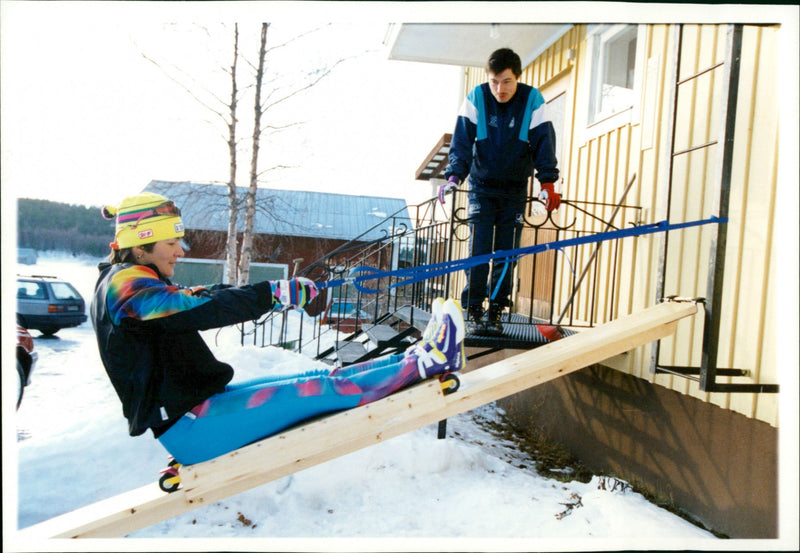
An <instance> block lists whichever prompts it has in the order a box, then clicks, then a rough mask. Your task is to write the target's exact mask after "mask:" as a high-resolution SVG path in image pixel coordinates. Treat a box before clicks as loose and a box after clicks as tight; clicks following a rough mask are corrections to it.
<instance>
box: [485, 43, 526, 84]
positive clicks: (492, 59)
mask: <svg viewBox="0 0 800 553" xmlns="http://www.w3.org/2000/svg"><path fill="white" fill-rule="evenodd" d="M506 69H511V72H512V73H513V74H514V76H515V77H517V78H519V76H520V75H522V60H521V59H520V58H519V56H518V55H517V54H516V52H514V51H513V50H512V49H511V48H500V49H499V50H495V51H494V52H492V54H491V55H490V56H489V61H487V62H486V71H488V72H490V73H493V74H494V75H499V74H500V73H502V72H503V71H505V70H506Z"/></svg>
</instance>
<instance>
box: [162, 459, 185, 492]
mask: <svg viewBox="0 0 800 553" xmlns="http://www.w3.org/2000/svg"><path fill="white" fill-rule="evenodd" d="M180 468H181V464H180V463H179V462H178V461H176V460H175V458H174V457H170V458H169V464H167V468H165V469H164V470H162V471H161V478H159V479H158V487H159V488H161V490H162V491H165V492H167V493H172V492H174V491H177V489H178V488H179V487H180V485H181V475H180V473H179V472H178V470H179V469H180Z"/></svg>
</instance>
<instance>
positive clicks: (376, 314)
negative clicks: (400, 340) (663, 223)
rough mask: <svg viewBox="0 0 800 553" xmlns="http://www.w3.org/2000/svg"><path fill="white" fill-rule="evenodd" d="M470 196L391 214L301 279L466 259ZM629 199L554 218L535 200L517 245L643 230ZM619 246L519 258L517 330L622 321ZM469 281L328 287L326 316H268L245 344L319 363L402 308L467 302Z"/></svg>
mask: <svg viewBox="0 0 800 553" xmlns="http://www.w3.org/2000/svg"><path fill="white" fill-rule="evenodd" d="M632 182H633V181H631V183H630V184H629V185H628V188H626V193H627V190H628V189H629V188H630V185H631V184H632ZM466 194H467V192H465V191H456V192H455V194H454V196H453V197H452V198H451V199H450V200H448V202H447V204H446V205H445V206H442V204H440V203H439V202H438V200H437V199H436V198H432V199H430V200H428V201H426V202H424V203H422V204H419V205H415V206H409V207H408V210H405V209H404V210H401V211H399V212H397V213H394V214H391V215H389V216H388V217H387V218H386V220H384V221H382V222H381V223H379V224H377V225H375V227H373V228H372V229H368V230H367V231H365V232H364V233H363V234H362V235H360V236H358V237H355V238H354V239H353V240H351V241H349V242H347V243H346V244H343V245H342V246H340V247H338V248H336V249H335V250H333V251H331V252H329V253H328V254H326V255H325V256H324V257H322V258H321V259H318V260H316V261H314V262H313V263H311V264H309V265H308V266H306V267H304V268H303V269H302V270H300V271H298V273H297V274H298V275H301V276H306V277H309V278H311V279H313V280H314V281H316V282H328V281H334V280H339V279H346V278H347V277H348V275H349V274H350V273H351V271H352V270H353V269H355V268H358V267H374V268H378V269H381V270H384V271H393V270H397V269H402V268H404V267H418V266H421V265H428V264H433V263H439V262H443V261H450V260H454V259H462V258H464V257H466V256H468V255H469V238H470V235H471V232H470V226H471V224H472V223H473V221H471V219H470V216H469V211H468V208H467V207H466V206H467V204H468V202H467V201H466ZM500 199H501V200H502V198H500ZM622 201H624V195H623V198H622V199H621V201H620V203H619V204H607V203H602V202H572V201H564V202H563V203H562V207H561V208H560V209H559V211H558V212H556V213H548V212H546V211H545V210H544V208H543V206H542V204H541V202H539V200H538V199H536V198H534V197H529V198H528V201H527V208H526V212H525V214H524V216H523V220H522V229H521V232H520V234H519V236H520V240H521V242H520V244H516V245H532V244H538V243H544V242H551V241H553V240H560V239H563V238H570V237H576V236H581V235H585V234H593V233H598V232H603V231H607V230H616V229H619V228H621V227H624V226H626V225H629V224H637V223H639V222H640V215H641V208H639V207H637V206H630V205H625V204H623V203H622ZM376 228H381V229H383V231H382V236H381V237H379V238H371V239H366V238H365V237H367V236H370V235H373V234H374V230H375V229H376ZM619 248H620V245H619V244H618V243H617V242H612V243H606V244H597V245H594V246H592V245H589V246H585V247H578V248H571V249H570V250H571V251H563V252H559V251H551V252H546V253H544V254H539V255H534V256H528V257H526V258H523V259H522V260H520V261H519V262H518V263H517V264H516V266H515V267H514V268H513V269H512V271H513V272H512V278H513V294H512V300H513V301H512V307H511V310H512V311H513V312H514V313H515V314H516V315H515V317H514V318H513V320H511V319H509V324H511V325H526V324H527V325H532V324H540V323H543V322H547V323H549V324H559V325H561V326H567V327H569V326H574V327H586V326H593V325H594V324H596V323H598V322H604V321H606V320H610V319H612V318H614V317H615V316H616V313H615V312H614V309H615V307H614V306H615V305H616V302H615V299H614V294H615V292H614V291H615V290H617V288H618V285H619V284H618V277H619V271H618V266H619V256H620V250H619ZM465 282H466V279H465V275H464V272H463V271H459V272H456V273H447V274H442V275H439V276H435V277H433V278H430V279H428V280H425V281H422V282H415V283H413V284H410V285H405V286H397V287H393V285H396V284H397V279H396V278H395V277H386V278H383V279H376V280H374V281H368V283H367V284H364V286H367V287H370V288H375V289H379V290H381V291H380V292H378V293H368V292H364V291H362V290H359V289H358V288H357V287H355V286H353V285H352V284H351V283H348V282H347V281H345V283H344V284H342V285H341V286H338V287H332V288H327V289H325V290H324V296H323V297H322V298H320V300H321V301H324V303H325V306H326V308H325V309H324V311H323V312H322V313H321V314H319V315H318V316H316V317H309V316H308V315H304V314H301V313H297V312H284V313H278V314H270V315H267V316H266V317H265V318H264V319H263V320H261V321H259V322H257V323H256V325H255V327H249V329H248V330H247V331H244V330H243V333H242V341H243V343H244V342H245V340H247V339H252V341H253V344H256V345H262V346H266V345H281V346H284V347H289V348H292V349H295V350H300V351H304V352H306V353H308V354H310V355H312V356H319V355H321V354H324V353H326V352H329V351H330V350H331V348H335V347H336V346H335V344H336V342H337V341H339V340H340V339H341V337H342V336H345V335H349V334H352V333H354V332H359V331H360V330H361V329H362V328H363V327H364V326H367V325H371V324H373V323H376V322H382V321H385V320H386V319H387V318H389V317H391V316H392V314H393V313H396V312H397V311H398V310H400V309H402V308H405V307H408V306H412V307H414V308H418V309H421V310H423V311H427V310H428V309H429V306H430V302H431V301H432V300H433V298H435V297H437V296H442V297H453V298H459V297H460V295H461V290H462V288H463V286H464V284H465ZM320 300H318V301H320Z"/></svg>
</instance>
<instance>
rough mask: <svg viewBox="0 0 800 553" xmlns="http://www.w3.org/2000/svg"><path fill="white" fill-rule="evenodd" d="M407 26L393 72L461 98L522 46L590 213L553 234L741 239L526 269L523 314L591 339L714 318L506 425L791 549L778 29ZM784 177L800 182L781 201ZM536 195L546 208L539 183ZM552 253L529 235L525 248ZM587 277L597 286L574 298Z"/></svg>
mask: <svg viewBox="0 0 800 553" xmlns="http://www.w3.org/2000/svg"><path fill="white" fill-rule="evenodd" d="M531 19H535V18H534V17H531ZM395 27H396V28H395V29H394V36H393V38H392V44H391V54H390V56H391V57H392V58H394V59H406V60H417V61H434V62H439V63H450V64H460V65H462V66H463V68H464V69H463V71H464V73H463V74H464V77H463V81H462V85H463V89H462V91H461V92H462V94H463V95H464V96H466V93H467V92H468V91H469V90H470V89H471V88H472V87H474V86H477V85H478V84H480V83H482V82H485V80H486V75H485V71H484V69H483V66H484V64H485V60H486V58H488V55H489V53H490V52H491V51H493V50H494V49H496V48H499V47H503V46H509V47H511V48H513V49H514V50H515V51H516V52H517V53H518V54H519V55H520V57H521V58H522V60H523V73H522V76H521V78H520V82H524V83H527V84H530V85H532V86H535V87H537V88H538V89H539V90H540V91H541V92H542V94H543V95H544V97H545V100H546V101H547V104H548V110H549V115H550V118H551V119H552V120H553V122H554V125H555V127H556V134H557V142H558V144H557V149H558V159H559V169H560V171H561V177H562V178H561V182H560V183H558V186H559V187H560V188H561V193H562V197H563V198H565V199H566V200H569V201H570V202H571V203H572V205H574V206H577V205H582V206H584V209H583V210H582V211H581V210H577V209H573V210H572V211H570V210H569V209H560V210H559V212H557V213H556V215H555V216H554V217H553V221H552V222H553V225H554V226H556V227H558V226H559V225H564V226H567V225H575V226H576V227H578V228H581V229H583V230H585V231H586V232H599V231H603V230H607V229H608V227H607V226H606V223H604V222H603V221H608V220H609V218H613V217H617V219H616V221H614V225H616V226H615V228H616V227H622V226H625V225H631V224H642V223H655V222H659V221H662V220H669V221H670V222H672V223H680V222H686V221H693V220H698V219H703V218H707V217H709V216H712V215H713V216H720V217H727V224H721V225H707V226H702V227H695V228H691V229H685V230H682V231H678V232H670V233H669V234H666V235H665V234H654V235H650V236H643V237H638V238H636V239H634V240H628V241H620V242H619V244H618V246H617V247H614V248H600V249H599V250H598V251H597V252H595V249H594V247H593V246H586V247H583V248H581V249H578V248H576V250H577V251H576V252H575V253H574V254H572V257H571V258H570V263H564V262H560V263H559V264H558V265H557V266H558V267H559V268H558V270H556V271H555V273H554V275H553V277H552V280H551V281H550V282H541V281H540V282H529V281H530V280H531V276H530V275H531V274H533V273H532V271H531V263H533V261H532V260H530V259H525V260H523V261H521V262H520V263H519V264H518V266H517V275H516V282H517V285H516V293H515V296H514V298H513V300H514V309H517V310H520V311H528V310H531V311H534V312H542V313H547V312H549V313H550V314H551V315H552V314H556V315H559V314H560V315H562V317H561V319H560V320H561V321H562V322H565V323H569V324H575V325H576V326H580V325H584V324H588V325H592V324H598V323H603V322H606V321H608V320H611V319H614V318H616V317H618V316H621V315H625V314H628V313H633V312H636V311H639V310H641V309H643V308H645V307H648V306H651V305H653V304H655V303H656V302H658V301H660V300H661V299H662V298H665V297H668V296H680V297H685V298H690V299H695V300H697V301H700V302H701V303H702V304H703V306H704V308H703V309H701V310H700V313H699V314H698V316H697V317H696V318H695V319H694V320H693V321H691V322H685V323H682V325H681V326H680V327H679V330H678V333H677V334H676V335H675V336H674V337H671V338H669V339H665V340H662V341H660V342H656V343H653V344H651V345H649V346H647V347H642V348H638V349H636V350H633V351H631V352H629V353H627V354H624V355H621V356H618V357H615V358H612V359H609V360H607V361H606V362H604V363H603V364H602V366H597V367H592V368H590V369H586V370H584V371H582V372H581V373H578V374H577V375H575V376H574V377H569V378H565V379H561V380H560V381H559V382H555V383H552V384H551V385H548V386H545V387H542V388H541V389H539V388H537V389H534V390H531V391H529V392H526V393H523V394H519V395H518V396H515V397H514V398H511V399H510V400H508V401H507V402H506V403H505V404H504V407H505V408H506V410H507V411H508V412H509V416H510V417H511V418H512V420H514V421H515V423H517V424H519V425H521V426H523V427H527V428H528V430H529V431H531V432H534V431H535V432H544V433H546V434H547V435H548V437H550V438H552V439H554V440H557V441H559V442H560V443H562V444H564V445H565V446H566V447H567V448H568V449H569V450H570V451H572V452H573V453H574V454H575V455H576V456H577V457H578V458H580V459H581V460H582V461H584V462H586V463H587V464H589V465H590V466H592V467H593V468H595V469H596V470H602V471H607V472H609V473H614V474H618V475H620V476H621V477H623V478H627V479H630V480H634V481H636V482H638V483H640V484H642V485H643V486H644V487H645V488H649V489H651V490H653V491H654V493H655V494H656V495H662V496H665V497H669V498H670V499H671V501H673V502H674V503H675V504H676V505H677V506H678V507H679V508H682V509H684V510H686V511H687V512H688V513H691V515H692V516H693V517H694V518H696V519H697V520H698V521H699V522H701V523H702V524H704V525H706V526H707V527H709V528H711V529H714V530H716V531H718V532H720V533H722V534H725V535H728V536H732V537H776V536H778V534H779V530H780V520H781V513H780V512H779V511H780V510H779V508H778V503H779V500H778V489H779V480H778V478H777V472H778V471H777V465H778V456H779V447H778V445H779V442H778V430H779V428H780V422H781V421H780V417H779V407H780V403H779V402H780V399H781V397H782V395H784V392H785V391H788V390H786V389H785V388H782V385H783V384H785V383H786V381H787V380H786V377H787V371H795V372H796V371H797V366H781V364H780V363H779V362H778V360H779V357H780V355H779V350H780V348H781V347H783V346H785V347H790V348H793V349H796V347H797V344H796V343H794V344H780V343H779V342H778V340H777V338H776V336H778V335H779V330H780V329H779V328H778V324H779V323H778V320H779V313H780V311H781V309H782V308H785V307H786V306H785V305H782V303H781V302H782V299H781V298H782V297H784V296H783V295H782V290H781V288H780V287H779V286H780V285H781V282H785V281H781V279H778V278H776V276H777V275H778V271H779V267H780V266H781V258H782V257H784V256H794V257H795V258H796V256H797V252H796V251H786V250H782V249H781V247H780V246H781V243H782V242H781V240H780V237H779V236H780V234H781V233H782V232H784V231H786V230H787V228H781V222H780V218H779V217H778V216H777V212H778V210H779V209H780V202H781V195H780V193H779V190H780V189H781V188H782V187H784V186H787V185H788V186H789V187H796V186H797V175H796V174H789V175H785V174H781V173H779V170H778V168H779V165H780V163H779V155H780V154H783V152H780V149H779V139H780V135H781V133H782V132H795V133H796V132H797V129H796V128H793V129H792V128H791V126H792V124H796V121H792V120H791V119H789V120H788V121H787V120H786V118H785V116H786V115H787V114H792V113H796V112H795V111H792V110H790V111H789V112H783V113H782V110H781V107H782V104H781V102H782V100H784V98H783V97H782V94H781V90H780V83H781V82H782V81H781V71H782V70H784V69H785V68H783V66H782V65H781V63H780V60H781V48H782V45H783V44H785V42H782V41H784V40H785V37H784V36H782V25H780V24H779V23H775V24H770V23H768V24H732V23H731V24H728V23H722V24H720V23H714V24H617V23H614V24H611V23H609V24H600V23H597V24H574V25H563V24H550V25H547V24H537V25H533V24H531V25H524V24H489V23H487V24H471V25H469V24H459V25H455V24H452V25H447V24H438V25H435V26H434V25H425V24H416V25H409V24H404V25H398V26H395ZM420 36H427V37H428V39H429V40H428V41H421V40H419V37H420ZM459 45H470V46H469V47H467V46H464V49H463V50H461V51H459V49H458V48H459ZM783 105H784V106H785V103H784V104H783ZM455 117H456V113H454V114H453V123H455ZM787 127H788V128H787ZM442 132H443V135H444V137H443V140H442V141H440V144H438V145H437V148H434V152H439V153H440V154H441V153H442V152H445V153H446V151H447V145H448V144H447V143H448V137H447V135H446V133H450V132H452V128H449V129H442ZM427 161H429V160H426V162H427ZM440 165H441V164H440ZM425 166H426V163H425V162H423V164H422V165H421V170H422V169H423V168H424V167H425ZM442 168H443V167H441V166H440V167H439V170H441V169H442ZM421 172H422V171H421ZM434 173H436V171H434ZM436 176H437V175H436V174H428V175H426V176H423V177H420V178H426V179H429V178H434V179H435V178H436ZM787 177H788V178H790V179H794V182H790V183H786V182H783V183H782V185H781V187H779V181H780V180H781V179H784V180H785V179H786V178H787ZM530 187H531V190H530V192H531V195H532V196H536V194H537V192H538V183H537V182H535V181H533V180H532V181H531V183H530ZM463 196H465V195H463ZM456 201H461V202H464V203H465V197H462V198H461V199H457V200H456ZM586 206H590V207H586ZM615 209H616V212H615ZM595 216H599V217H595ZM794 228H796V221H792V222H791V224H790V225H789V227H788V229H794ZM543 236H544V239H545V241H546V239H547V238H546V234H545V235H540V236H539V238H534V237H533V236H532V235H527V236H526V235H523V244H522V245H527V244H530V243H531V242H532V240H539V241H542V240H543ZM462 254H463V255H465V256H466V255H467V254H468V252H467V250H466V245H465V244H464V246H463V251H462ZM547 255H550V254H547ZM557 255H558V254H556V253H553V254H552V256H557ZM537 257H539V256H537ZM537 262H538V263H542V262H549V263H556V261H555V257H553V258H552V259H550V260H549V261H547V260H546V259H545V260H544V261H542V260H539V261H537ZM583 267H589V268H590V270H589V271H588V278H587V279H586V280H589V281H591V282H589V283H588V284H587V283H583V284H582V285H581V286H579V287H578V288H576V287H575V281H576V272H580V269H581V268H583ZM536 274H537V275H538V274H539V273H536ZM459 278H461V279H463V275H462V276H460V277H459ZM537 280H541V277H538V276H537ZM461 282H463V280H462V281H461ZM458 288H460V286H459V285H456V289H458ZM701 298H702V299H701ZM796 307H797V306H796V305H795V306H791V308H792V309H796ZM789 376H790V378H789V379H788V382H790V383H791V382H795V380H794V377H791V375H789Z"/></svg>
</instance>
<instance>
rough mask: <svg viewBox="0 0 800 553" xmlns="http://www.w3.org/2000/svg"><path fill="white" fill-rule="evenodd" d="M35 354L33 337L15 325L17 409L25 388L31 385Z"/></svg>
mask: <svg viewBox="0 0 800 553" xmlns="http://www.w3.org/2000/svg"><path fill="white" fill-rule="evenodd" d="M36 357H37V353H36V352H35V351H33V337H32V336H31V335H30V333H29V332H28V331H27V330H25V329H24V328H23V327H21V326H19V325H17V377H18V378H17V382H18V385H17V386H18V387H17V409H19V404H20V403H22V393H23V392H24V391H25V386H27V385H28V384H30V383H31V373H32V372H33V367H34V365H36Z"/></svg>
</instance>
